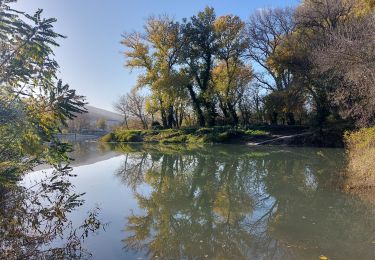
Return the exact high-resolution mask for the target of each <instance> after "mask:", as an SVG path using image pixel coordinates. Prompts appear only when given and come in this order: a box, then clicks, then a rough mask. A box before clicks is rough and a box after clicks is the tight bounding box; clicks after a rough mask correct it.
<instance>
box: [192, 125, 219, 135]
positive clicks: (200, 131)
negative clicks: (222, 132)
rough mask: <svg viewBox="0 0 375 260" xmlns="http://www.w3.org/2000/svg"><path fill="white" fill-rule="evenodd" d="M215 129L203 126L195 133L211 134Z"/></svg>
mask: <svg viewBox="0 0 375 260" xmlns="http://www.w3.org/2000/svg"><path fill="white" fill-rule="evenodd" d="M213 131H214V128H208V127H203V128H200V129H198V130H197V131H196V132H195V133H196V134H198V135H205V134H210V133H212V132H213Z"/></svg>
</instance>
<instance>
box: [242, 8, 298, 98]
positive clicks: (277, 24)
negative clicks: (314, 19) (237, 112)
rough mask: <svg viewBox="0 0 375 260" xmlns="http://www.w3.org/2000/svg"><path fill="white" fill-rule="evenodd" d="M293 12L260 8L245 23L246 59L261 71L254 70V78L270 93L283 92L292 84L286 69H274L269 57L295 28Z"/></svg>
mask: <svg viewBox="0 0 375 260" xmlns="http://www.w3.org/2000/svg"><path fill="white" fill-rule="evenodd" d="M293 12H294V10H293V9H291V8H284V9H278V8H277V9H262V10H260V11H257V12H255V13H254V14H253V15H252V16H251V17H250V20H249V22H248V24H247V37H249V45H248V52H247V57H248V58H250V59H251V60H252V61H254V62H256V63H257V64H258V65H259V67H260V68H261V69H262V70H261V71H257V73H256V74H255V77H256V79H257V80H258V81H259V83H261V84H262V85H263V86H264V88H266V89H268V90H271V91H275V90H283V89H286V88H288V86H289V85H290V84H291V82H292V74H291V71H290V70H289V68H288V67H284V66H283V67H279V66H277V65H278V64H277V62H274V61H273V58H274V57H275V55H276V52H277V50H278V48H279V47H280V45H281V44H282V43H283V41H284V39H285V37H288V36H289V35H290V34H292V32H293V30H294V28H295V22H294V19H293V14H294V13H293ZM264 73H267V75H269V77H266V76H265V75H264Z"/></svg>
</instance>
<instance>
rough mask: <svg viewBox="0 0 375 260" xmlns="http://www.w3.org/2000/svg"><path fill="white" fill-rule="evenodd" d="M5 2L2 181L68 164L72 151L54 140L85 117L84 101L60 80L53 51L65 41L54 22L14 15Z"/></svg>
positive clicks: (0, 61) (1, 6) (1, 15)
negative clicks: (42, 166) (72, 121)
mask: <svg viewBox="0 0 375 260" xmlns="http://www.w3.org/2000/svg"><path fill="white" fill-rule="evenodd" d="M11 2H14V1H0V117H1V119H0V121H1V124H0V162H1V167H0V175H2V177H4V176H9V175H10V173H12V174H16V175H18V174H20V173H22V172H24V171H25V170H29V169H31V168H32V167H34V166H36V165H38V164H41V163H48V164H52V165H56V166H57V165H59V164H61V163H62V162H64V161H65V162H67V161H68V157H67V155H66V153H67V152H69V151H70V149H71V147H70V146H69V145H66V144H63V143H61V142H60V141H59V140H58V139H57V138H56V137H55V136H56V134H57V133H59V131H60V129H59V128H60V126H61V125H64V124H66V120H67V119H72V118H74V117H75V116H76V114H78V113H82V112H85V111H86V110H85V109H84V105H85V101H84V97H83V96H80V95H77V94H76V92H75V90H73V89H70V88H69V86H68V85H66V84H63V83H62V81H61V80H57V70H58V64H57V62H56V61H55V60H54V53H53V48H55V47H57V46H58V40H59V39H61V38H64V36H62V35H61V34H58V33H56V32H55V31H54V26H53V25H54V23H55V22H56V19H55V18H47V19H46V18H43V17H42V10H38V11H37V12H36V13H35V14H34V15H29V14H26V13H23V12H19V11H16V10H13V9H11V8H10V7H9V3H11Z"/></svg>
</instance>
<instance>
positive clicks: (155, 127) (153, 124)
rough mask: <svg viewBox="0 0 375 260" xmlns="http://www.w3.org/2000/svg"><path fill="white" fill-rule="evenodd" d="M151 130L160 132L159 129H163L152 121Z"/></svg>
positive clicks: (156, 122)
mask: <svg viewBox="0 0 375 260" xmlns="http://www.w3.org/2000/svg"><path fill="white" fill-rule="evenodd" d="M151 129H152V130H160V129H163V127H162V126H161V124H160V123H159V122H158V121H152V123H151Z"/></svg>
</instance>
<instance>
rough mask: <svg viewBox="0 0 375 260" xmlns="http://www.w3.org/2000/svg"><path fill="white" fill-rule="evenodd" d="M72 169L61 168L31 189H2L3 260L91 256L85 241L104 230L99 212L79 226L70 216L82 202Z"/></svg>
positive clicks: (0, 248) (0, 233) (0, 249)
mask: <svg viewBox="0 0 375 260" xmlns="http://www.w3.org/2000/svg"><path fill="white" fill-rule="evenodd" d="M71 170H72V169H71V168H70V167H68V166H65V167H60V169H59V170H55V171H54V172H53V173H51V174H49V175H46V176H45V177H43V178H42V179H41V180H39V181H38V182H36V183H35V184H33V185H32V186H30V187H25V186H22V185H11V186H8V187H7V186H0V198H1V200H0V258H1V259H80V258H87V257H89V256H90V253H89V252H87V251H86V250H85V249H84V248H83V246H82V242H83V240H84V239H85V238H86V237H87V236H88V235H89V234H90V233H92V232H96V231H98V230H99V229H100V228H102V227H103V225H102V223H101V222H100V220H99V219H98V213H99V209H98V208H95V209H93V210H92V211H90V212H89V213H88V215H87V217H86V219H85V220H84V222H83V223H82V224H81V225H80V226H79V227H74V226H73V223H72V221H71V220H69V216H68V214H69V213H70V212H72V211H74V210H77V209H78V208H79V207H80V206H81V205H82V204H83V203H84V201H83V199H82V195H83V194H76V193H75V192H74V187H73V186H72V184H71V182H70V178H71V177H73V176H72V175H71V173H70V172H71Z"/></svg>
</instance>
